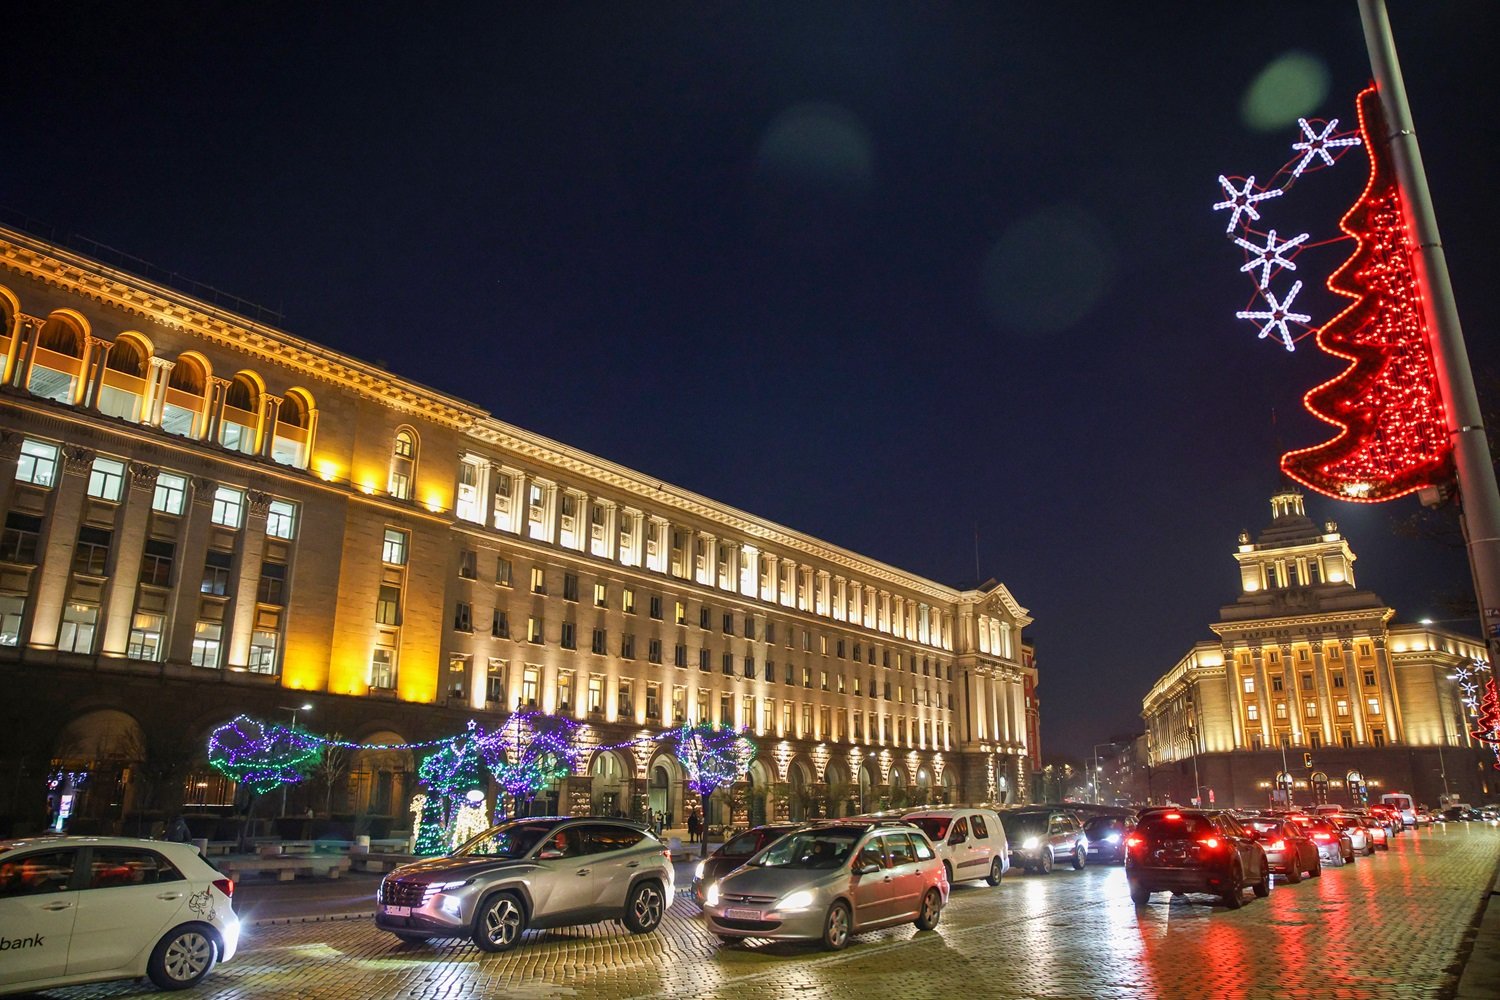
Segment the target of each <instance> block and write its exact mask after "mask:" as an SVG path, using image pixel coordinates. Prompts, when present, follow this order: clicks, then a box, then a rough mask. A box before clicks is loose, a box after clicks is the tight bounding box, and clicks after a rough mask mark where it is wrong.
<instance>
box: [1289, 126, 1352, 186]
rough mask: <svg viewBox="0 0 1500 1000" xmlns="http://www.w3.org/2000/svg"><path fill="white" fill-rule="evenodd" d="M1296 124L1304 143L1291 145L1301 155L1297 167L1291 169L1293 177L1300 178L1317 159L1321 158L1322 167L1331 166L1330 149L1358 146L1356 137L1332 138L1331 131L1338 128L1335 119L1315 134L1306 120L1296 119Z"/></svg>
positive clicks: (1331, 155) (1331, 156)
mask: <svg viewBox="0 0 1500 1000" xmlns="http://www.w3.org/2000/svg"><path fill="white" fill-rule="evenodd" d="M1297 124H1298V126H1300V127H1301V129H1302V136H1303V138H1304V139H1305V140H1306V141H1304V142H1294V143H1292V149H1294V150H1296V151H1297V152H1300V153H1301V154H1302V159H1300V160H1298V161H1297V165H1296V166H1295V167H1293V168H1292V176H1293V177H1301V176H1302V171H1304V170H1306V169H1307V165H1308V164H1309V163H1311V162H1312V161H1313V160H1314V159H1315V158H1317V157H1322V159H1323V165H1324V166H1326V167H1331V166H1333V154H1332V153H1330V152H1329V150H1330V149H1338V148H1341V147H1343V146H1358V145H1359V136H1357V135H1353V136H1346V137H1344V138H1342V139H1335V138H1333V130H1334V129H1336V128H1338V127H1339V120H1338V119H1337V118H1333V119H1330V120H1329V121H1328V122H1327V123H1325V124H1324V126H1323V131H1321V132H1315V131H1314V130H1313V127H1312V126H1311V125H1309V124H1308V123H1307V119H1306V118H1298V119H1297Z"/></svg>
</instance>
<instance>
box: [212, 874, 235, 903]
mask: <svg viewBox="0 0 1500 1000" xmlns="http://www.w3.org/2000/svg"><path fill="white" fill-rule="evenodd" d="M214 888H215V889H218V890H219V891H220V892H222V893H223V894H224V896H225V897H226V898H228V899H233V898H234V879H232V878H216V879H214Z"/></svg>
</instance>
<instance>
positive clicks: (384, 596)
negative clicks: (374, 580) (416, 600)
mask: <svg viewBox="0 0 1500 1000" xmlns="http://www.w3.org/2000/svg"><path fill="white" fill-rule="evenodd" d="M375 621H376V623H377V624H380V625H400V624H401V588H400V587H397V586H394V585H392V584H388V583H386V584H381V586H380V593H379V595H378V596H377V597H376V598H375Z"/></svg>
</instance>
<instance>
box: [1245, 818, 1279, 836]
mask: <svg viewBox="0 0 1500 1000" xmlns="http://www.w3.org/2000/svg"><path fill="white" fill-rule="evenodd" d="M1243 822H1244V824H1245V826H1247V827H1249V828H1250V832H1251V833H1253V834H1255V835H1257V836H1259V835H1260V834H1263V833H1270V834H1277V835H1279V834H1280V833H1281V820H1279V819H1247V820H1244V821H1243Z"/></svg>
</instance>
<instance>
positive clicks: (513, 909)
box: [474, 892, 526, 951]
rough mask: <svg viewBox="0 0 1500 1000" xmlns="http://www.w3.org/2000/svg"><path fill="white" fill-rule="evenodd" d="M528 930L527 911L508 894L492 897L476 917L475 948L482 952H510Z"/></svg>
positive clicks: (485, 902)
mask: <svg viewBox="0 0 1500 1000" xmlns="http://www.w3.org/2000/svg"><path fill="white" fill-rule="evenodd" d="M525 929H526V911H525V910H523V909H521V901H520V900H519V899H517V898H516V897H515V896H513V895H511V894H510V893H508V892H500V893H496V894H495V895H493V896H491V897H490V898H489V899H487V900H485V901H484V905H482V906H480V908H479V912H478V913H476V914H475V915H474V946H475V947H476V948H478V949H479V950H480V951H509V950H510V949H512V948H514V947H515V946H516V945H517V944H518V943H519V942H520V940H521V932H522V931H524V930H525Z"/></svg>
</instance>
